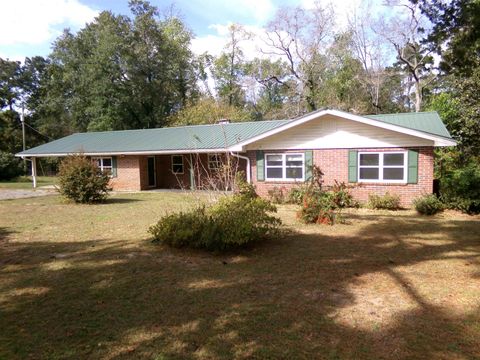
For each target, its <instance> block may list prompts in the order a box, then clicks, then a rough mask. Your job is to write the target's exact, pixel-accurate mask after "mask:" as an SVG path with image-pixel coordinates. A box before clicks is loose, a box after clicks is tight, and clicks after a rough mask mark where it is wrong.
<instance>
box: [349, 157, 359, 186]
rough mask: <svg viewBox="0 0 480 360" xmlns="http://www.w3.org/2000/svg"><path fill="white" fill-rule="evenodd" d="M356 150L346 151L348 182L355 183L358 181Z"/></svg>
mask: <svg viewBox="0 0 480 360" xmlns="http://www.w3.org/2000/svg"><path fill="white" fill-rule="evenodd" d="M357 153H358V152H357V150H349V151H348V182H351V183H356V182H357V181H358V178H357V174H358V166H357V162H358V156H357Z"/></svg>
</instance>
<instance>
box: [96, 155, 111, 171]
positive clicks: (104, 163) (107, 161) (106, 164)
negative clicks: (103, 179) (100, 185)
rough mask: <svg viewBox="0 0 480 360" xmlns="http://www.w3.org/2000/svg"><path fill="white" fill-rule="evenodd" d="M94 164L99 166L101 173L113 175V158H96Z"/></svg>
mask: <svg viewBox="0 0 480 360" xmlns="http://www.w3.org/2000/svg"><path fill="white" fill-rule="evenodd" d="M92 161H93V162H94V164H96V165H97V166H98V168H99V169H100V171H101V172H103V173H106V174H109V175H111V174H112V158H111V157H94V158H92Z"/></svg>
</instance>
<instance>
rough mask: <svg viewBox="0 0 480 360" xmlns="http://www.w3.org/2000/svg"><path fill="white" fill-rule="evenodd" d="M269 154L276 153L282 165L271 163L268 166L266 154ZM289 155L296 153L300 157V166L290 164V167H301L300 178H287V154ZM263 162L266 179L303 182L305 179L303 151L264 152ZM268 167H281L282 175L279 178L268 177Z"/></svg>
mask: <svg viewBox="0 0 480 360" xmlns="http://www.w3.org/2000/svg"><path fill="white" fill-rule="evenodd" d="M269 155H277V156H281V157H282V165H273V166H268V156H269ZM289 155H297V156H301V157H302V165H301V166H290V168H292V167H293V168H301V169H302V177H301V178H295V179H291V178H287V156H289ZM264 164H265V180H267V181H288V182H296V181H298V182H303V181H305V154H304V153H293V152H292V153H266V154H265V157H264ZM269 168H277V169H278V168H281V169H282V177H281V178H269V177H268V176H267V175H268V171H267V170H268V169H269Z"/></svg>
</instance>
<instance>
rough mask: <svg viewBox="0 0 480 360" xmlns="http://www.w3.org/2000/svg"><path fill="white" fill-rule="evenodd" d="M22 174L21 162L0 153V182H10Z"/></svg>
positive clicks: (11, 156) (2, 152)
mask: <svg viewBox="0 0 480 360" xmlns="http://www.w3.org/2000/svg"><path fill="white" fill-rule="evenodd" d="M22 174H23V169H22V160H20V159H19V158H16V157H15V156H14V155H13V154H10V153H8V152H4V151H0V180H11V179H14V178H16V177H18V176H20V175H22Z"/></svg>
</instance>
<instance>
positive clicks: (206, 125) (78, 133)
mask: <svg viewBox="0 0 480 360" xmlns="http://www.w3.org/2000/svg"><path fill="white" fill-rule="evenodd" d="M276 121H286V122H288V121H292V120H291V119H277V120H254V121H237V122H232V123H228V124H218V123H215V124H198V125H181V126H165V127H158V128H148V129H124V130H104V131H84V132H75V133H72V134H70V135H81V134H105V133H111V132H130V131H145V130H164V129H181V128H193V127H213V126H225V125H227V126H228V125H234V124H235V125H236V124H254V123H257V124H258V123H271V122H276Z"/></svg>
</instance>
